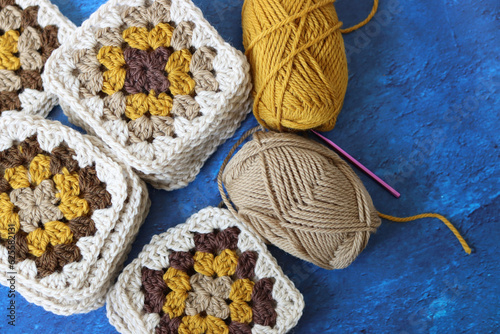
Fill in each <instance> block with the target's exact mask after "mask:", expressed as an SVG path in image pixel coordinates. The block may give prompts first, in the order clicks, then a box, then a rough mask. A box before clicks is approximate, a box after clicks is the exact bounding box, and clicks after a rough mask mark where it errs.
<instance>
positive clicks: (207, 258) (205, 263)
mask: <svg viewBox="0 0 500 334" xmlns="http://www.w3.org/2000/svg"><path fill="white" fill-rule="evenodd" d="M193 259H194V270H195V271H196V272H198V273H200V274H202V275H205V276H209V277H212V276H213V275H214V274H215V271H214V268H213V267H214V255H213V254H212V253H205V252H196V253H195V254H194V256H193Z"/></svg>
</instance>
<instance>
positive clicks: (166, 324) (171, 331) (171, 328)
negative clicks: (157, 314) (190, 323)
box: [156, 314, 182, 334]
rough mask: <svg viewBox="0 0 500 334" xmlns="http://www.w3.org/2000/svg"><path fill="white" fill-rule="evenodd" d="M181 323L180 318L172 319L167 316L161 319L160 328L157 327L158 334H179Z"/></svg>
mask: <svg viewBox="0 0 500 334" xmlns="http://www.w3.org/2000/svg"><path fill="white" fill-rule="evenodd" d="M181 322H182V320H181V318H180V317H177V318H173V319H170V316H169V315H168V314H165V315H164V316H163V317H161V319H160V324H159V325H158V327H156V334H177V333H178V330H179V326H180V324H181Z"/></svg>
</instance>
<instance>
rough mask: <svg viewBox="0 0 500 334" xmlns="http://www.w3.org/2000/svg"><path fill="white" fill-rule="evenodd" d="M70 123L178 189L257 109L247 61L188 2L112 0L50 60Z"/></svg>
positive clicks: (158, 182) (54, 87)
mask: <svg viewBox="0 0 500 334" xmlns="http://www.w3.org/2000/svg"><path fill="white" fill-rule="evenodd" d="M44 78H45V81H46V82H48V83H49V90H50V91H52V92H53V93H54V94H57V95H58V97H59V99H60V101H61V105H62V107H63V110H64V111H65V113H66V114H67V115H68V117H69V119H70V121H71V122H73V123H75V124H77V125H79V126H81V127H83V128H84V129H86V130H87V131H89V132H90V133H93V134H95V135H97V136H98V137H100V138H102V139H103V141H104V142H105V143H106V144H107V145H109V146H110V147H111V149H112V150H113V151H114V152H116V154H117V155H118V156H119V158H120V159H121V160H122V161H123V162H125V163H127V164H129V165H130V166H132V167H133V168H134V169H135V170H136V171H137V172H138V174H139V175H140V176H141V177H142V178H144V179H145V180H146V181H148V182H150V183H151V184H152V185H153V186H155V187H157V188H162V189H167V190H171V189H178V188H181V187H184V186H186V185H187V184H188V183H189V182H190V181H192V180H193V179H194V178H195V177H196V175H197V174H198V172H199V171H200V169H201V167H202V165H203V163H204V162H205V160H206V159H207V158H208V157H209V156H210V155H211V154H212V153H213V152H214V151H215V149H216V148H217V147H218V145H220V144H221V143H222V142H223V141H224V140H225V139H227V138H228V137H230V136H231V135H233V133H234V131H235V130H236V129H237V127H238V126H239V124H240V123H241V121H242V120H243V118H244V117H245V115H246V114H247V113H248V111H249V109H250V100H249V96H250V89H251V83H250V74H249V65H248V63H247V61H246V58H245V57H244V56H243V54H242V53H241V52H239V51H237V50H236V49H234V48H233V47H231V46H230V45H229V44H227V43H225V42H224V41H223V40H222V38H221V37H220V36H219V35H218V33H217V32H216V31H215V29H214V28H213V27H212V26H211V25H210V24H209V23H208V22H207V21H206V20H205V19H204V18H203V15H202V13H201V11H200V10H199V9H198V8H197V7H196V6H195V5H194V4H193V3H192V2H191V1H188V0H156V1H145V0H131V1H127V2H126V4H125V3H123V2H122V1H118V0H111V1H109V2H108V3H106V4H105V5H103V6H102V7H101V8H100V9H99V10H98V11H97V12H96V13H94V14H93V15H92V16H91V17H90V18H89V19H88V20H87V21H85V22H84V23H83V24H82V26H81V28H78V29H77V31H76V32H75V34H74V35H73V36H72V37H71V38H70V39H69V40H68V42H67V43H65V44H64V45H63V46H62V47H61V48H60V49H59V50H57V51H56V52H54V54H53V55H52V57H51V58H50V59H49V61H48V62H47V66H46V71H45V73H44Z"/></svg>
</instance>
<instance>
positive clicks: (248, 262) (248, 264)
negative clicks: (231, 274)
mask: <svg viewBox="0 0 500 334" xmlns="http://www.w3.org/2000/svg"><path fill="white" fill-rule="evenodd" d="M257 257H258V255H257V253H255V252H252V251H246V252H243V253H241V255H240V257H239V258H238V265H237V267H236V273H235V275H236V277H238V278H239V279H244V278H249V279H253V278H254V276H255V271H254V270H255V264H256V263H257Z"/></svg>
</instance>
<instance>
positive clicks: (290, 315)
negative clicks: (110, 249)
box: [106, 207, 304, 334]
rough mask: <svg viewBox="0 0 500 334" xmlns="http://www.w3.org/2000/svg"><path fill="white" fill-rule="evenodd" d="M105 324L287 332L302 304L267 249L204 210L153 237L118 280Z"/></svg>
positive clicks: (222, 214)
mask: <svg viewBox="0 0 500 334" xmlns="http://www.w3.org/2000/svg"><path fill="white" fill-rule="evenodd" d="M106 305H107V314H108V318H109V320H110V322H111V324H113V325H114V326H115V327H116V328H117V330H118V331H120V332H121V333H141V334H144V333H156V334H163V333H181V334H190V333H199V334H203V333H213V334H219V333H225V334H228V333H231V334H236V333H238V334H250V333H286V332H287V331H288V330H290V329H291V328H292V327H294V326H295V325H296V324H297V321H298V320H299V318H300V316H301V315H302V310H303V308H304V300H303V297H302V295H301V294H300V292H299V291H298V290H297V289H296V288H295V287H294V285H293V283H292V282H291V281H290V280H289V279H288V278H287V277H286V276H285V275H284V274H283V272H282V270H281V268H280V267H279V266H278V264H277V263H276V260H275V259H274V258H273V257H272V255H271V254H270V253H269V251H268V250H267V248H266V246H265V245H264V244H263V242H262V241H261V240H260V239H258V238H257V237H256V236H255V235H254V234H253V233H251V232H249V231H248V230H247V229H246V228H245V227H244V226H243V225H241V224H240V223H239V222H238V221H237V220H236V219H235V218H234V217H233V216H232V215H231V213H230V212H229V211H228V210H225V209H218V208H212V207H209V208H206V209H203V210H201V211H200V212H199V213H197V214H195V215H193V216H192V217H191V218H189V220H188V221H187V222H186V223H185V224H181V225H178V226H176V227H174V228H171V229H169V230H168V231H167V232H166V233H163V234H160V235H156V236H154V237H153V239H152V241H151V243H150V244H148V245H146V246H145V247H144V249H143V251H142V252H141V253H140V254H139V256H138V258H136V259H135V260H133V261H132V263H130V264H129V265H128V266H127V267H126V268H125V269H124V271H123V272H122V274H121V275H120V276H119V277H118V281H117V283H116V284H115V286H114V287H113V288H112V289H111V290H110V292H109V294H108V297H107V304H106Z"/></svg>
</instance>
